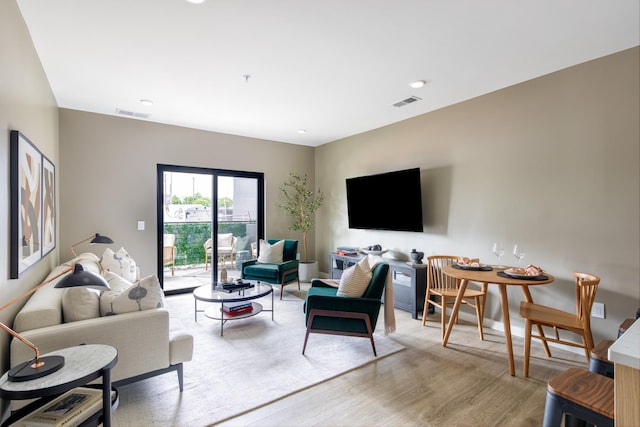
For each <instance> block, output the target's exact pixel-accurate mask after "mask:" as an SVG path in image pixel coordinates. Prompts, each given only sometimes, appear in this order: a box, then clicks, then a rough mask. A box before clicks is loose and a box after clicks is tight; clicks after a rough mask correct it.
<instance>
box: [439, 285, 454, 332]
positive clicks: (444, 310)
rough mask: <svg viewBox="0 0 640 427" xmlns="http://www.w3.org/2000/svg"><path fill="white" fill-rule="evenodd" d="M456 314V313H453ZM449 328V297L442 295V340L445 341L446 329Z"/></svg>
mask: <svg viewBox="0 0 640 427" xmlns="http://www.w3.org/2000/svg"><path fill="white" fill-rule="evenodd" d="M451 315H452V316H454V313H451ZM446 328H447V297H445V296H444V295H443V296H441V297H440V341H441V342H442V343H444V331H445V330H446Z"/></svg>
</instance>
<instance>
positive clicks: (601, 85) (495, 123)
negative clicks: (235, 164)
mask: <svg viewBox="0 0 640 427" xmlns="http://www.w3.org/2000/svg"><path fill="white" fill-rule="evenodd" d="M639 62H640V61H639V55H638V48H635V49H631V50H628V51H625V52H621V53H619V54H616V55H612V56H609V57H605V58H601V59H598V60H595V61H591V62H588V63H585V64H582V65H579V66H576V67H573V68H570V69H566V70H563V71H560V72H557V73H553V74H551V75H548V76H544V77H541V78H538V79H535V80H531V81H528V82H525V83H523V84H519V85H517V86H513V87H510V88H507V89H503V90H500V91H498V92H495V93H492V94H489V95H486V96H482V97H479V98H476V99H472V100H470V101H467V102H463V103H460V104H457V105H454V106H451V107H449V108H445V109H442V110H439V111H435V112H432V113H429V114H425V115H422V116H419V117H416V118H413V119H410V120H406V121H404V122H401V123H396V124H393V125H390V126H386V127H383V128H380V129H377V130H373V131H370V132H367V133H363V134H360V135H356V136H353V137H350V138H346V139H344V140H340V141H336V142H333V143H330V144H326V145H324V146H321V147H319V148H318V149H317V150H316V158H315V161H316V183H317V185H318V186H319V187H320V188H321V189H322V190H323V191H325V192H326V193H327V200H326V203H325V206H323V207H322V208H321V210H320V211H319V212H318V214H317V216H318V227H317V237H318V239H317V252H318V254H322V253H328V252H329V251H331V250H335V248H336V247H337V246H339V245H350V246H367V245H370V244H374V243H380V244H381V245H382V246H383V247H385V248H390V249H395V250H397V251H398V252H399V253H400V254H401V255H404V256H408V253H409V252H410V251H411V249H412V248H416V249H417V250H419V251H424V252H425V255H431V254H444V253H448V254H457V255H463V256H470V257H480V258H481V261H482V262H488V263H493V262H494V261H495V257H494V255H493V254H492V253H491V246H492V243H493V242H494V240H496V239H500V240H502V241H504V242H505V243H506V245H507V249H509V250H510V249H511V247H512V245H513V244H514V243H516V242H520V243H524V244H526V245H527V247H528V253H527V255H526V258H525V259H524V261H525V262H527V263H533V264H536V265H540V266H542V267H543V268H544V269H545V270H547V271H548V272H550V273H551V274H553V275H555V277H556V281H555V282H554V283H553V284H552V285H548V286H540V287H538V288H536V289H534V290H533V293H534V300H536V301H539V302H542V303H548V304H553V305H555V306H557V307H559V308H563V309H566V310H569V311H572V310H574V309H575V307H574V303H573V301H574V294H573V281H572V277H571V272H572V271H581V272H586V273H592V274H595V275H598V276H600V277H601V278H602V282H601V285H600V289H599V291H598V295H597V300H598V301H600V302H604V303H605V304H606V307H607V319H605V320H601V319H594V320H593V327H594V330H595V333H596V339H598V338H599V337H608V338H615V336H616V333H617V328H618V325H619V324H620V323H621V322H622V320H623V319H625V318H627V317H633V316H634V314H635V312H636V309H637V308H638V307H639V306H640V285H639V284H640V279H639V277H640V274H639V270H638V263H639V259H640V253H639V248H638V247H639V244H640V235H639V231H638V228H639V222H640V211H639V197H640V183H639V180H640V175H639V161H640V150H639V145H640V142H639V141H640V136H639V125H638V117H639V116H640V111H639V107H638V104H639V99H640V94H639V92H640V91H639V88H638V84H639V81H638V80H639V79H638V75H640V72H639V67H638V64H639ZM422 96H428V86H427V87H425V93H423V95H422ZM404 108H411V106H407V107H404ZM411 167H419V168H420V169H421V173H422V180H423V182H422V184H423V204H424V220H425V226H424V232H423V233H407V232H389V231H387V232H383V231H378V232H376V231H363V230H351V229H349V228H348V225H347V208H346V194H345V178H348V177H353V176H359V175H367V174H372V173H379V172H385V171H391V170H397V169H405V168H411ZM391 200H392V194H391V193H388V192H384V191H382V189H381V192H380V200H379V205H380V207H381V208H384V206H387V205H388V204H389V203H390V202H391ZM319 256H320V255H319ZM320 259H321V260H322V262H323V264H322V265H321V270H322V271H328V265H327V264H328V261H327V257H326V256H325V257H321V258H320ZM503 261H504V262H506V263H509V264H511V265H513V264H514V263H515V262H516V260H515V259H514V258H513V256H512V255H511V254H510V251H509V254H508V255H506V256H505V257H503ZM490 292H491V297H490V298H489V301H488V310H487V316H488V318H489V321H488V324H491V323H492V320H494V321H499V320H500V317H501V316H500V313H499V302H498V296H497V289H496V288H495V287H492V288H491V289H490ZM509 294H510V303H511V318H512V319H511V320H512V322H513V324H514V325H515V326H516V329H517V327H518V326H520V327H521V326H522V324H523V322H522V319H521V318H520V316H519V315H518V309H519V308H518V305H519V301H520V300H521V299H522V296H521V294H520V291H519V290H517V289H510V290H509Z"/></svg>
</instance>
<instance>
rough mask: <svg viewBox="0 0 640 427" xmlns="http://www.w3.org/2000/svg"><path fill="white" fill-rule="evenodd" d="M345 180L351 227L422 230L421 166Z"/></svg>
mask: <svg viewBox="0 0 640 427" xmlns="http://www.w3.org/2000/svg"><path fill="white" fill-rule="evenodd" d="M346 181H347V210H348V218H349V228H360V229H370V230H395V231H419V232H422V231H423V227H422V188H421V185H420V169H418V168H414V169H406V170H400V171H394V172H387V173H381V174H377V175H367V176H359V177H355V178H347V180H346Z"/></svg>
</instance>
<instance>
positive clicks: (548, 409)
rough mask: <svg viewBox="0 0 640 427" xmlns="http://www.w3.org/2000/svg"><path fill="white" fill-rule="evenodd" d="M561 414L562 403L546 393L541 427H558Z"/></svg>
mask: <svg viewBox="0 0 640 427" xmlns="http://www.w3.org/2000/svg"><path fill="white" fill-rule="evenodd" d="M525 376H526V375H525ZM563 414H564V411H563V410H562V403H561V402H560V401H559V399H558V398H557V397H556V395H555V394H553V393H550V392H549V391H547V398H546V401H545V404H544V418H543V419H542V425H543V427H560V423H561V422H562V415H563Z"/></svg>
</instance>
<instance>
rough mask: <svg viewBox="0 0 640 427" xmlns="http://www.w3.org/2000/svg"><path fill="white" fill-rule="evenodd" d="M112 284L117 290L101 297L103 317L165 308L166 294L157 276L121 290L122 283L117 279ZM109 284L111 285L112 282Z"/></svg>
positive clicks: (146, 278) (148, 277)
mask: <svg viewBox="0 0 640 427" xmlns="http://www.w3.org/2000/svg"><path fill="white" fill-rule="evenodd" d="M112 282H113V283H114V287H116V290H111V291H108V292H105V293H103V294H102V296H101V297H100V315H101V316H113V315H115V314H122V313H129V312H132V311H142V310H150V309H154V308H162V307H164V293H163V292H162V288H160V282H159V281H158V277H157V276H155V275H151V276H147V277H145V278H143V279H141V280H140V281H139V282H138V283H136V284H135V285H131V286H129V287H127V288H125V289H120V290H118V289H117V288H118V287H119V285H121V284H122V283H119V282H118V280H117V279H113V280H112ZM109 284H110V285H111V282H109Z"/></svg>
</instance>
